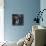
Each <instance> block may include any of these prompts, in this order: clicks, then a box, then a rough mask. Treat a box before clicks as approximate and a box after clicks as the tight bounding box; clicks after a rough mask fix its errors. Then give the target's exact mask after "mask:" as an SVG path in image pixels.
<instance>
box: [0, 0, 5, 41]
mask: <svg viewBox="0 0 46 46" xmlns="http://www.w3.org/2000/svg"><path fill="white" fill-rule="evenodd" d="M2 41H4V0H0V42H2Z"/></svg>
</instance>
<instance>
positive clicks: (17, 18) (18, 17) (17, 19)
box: [12, 14, 24, 25]
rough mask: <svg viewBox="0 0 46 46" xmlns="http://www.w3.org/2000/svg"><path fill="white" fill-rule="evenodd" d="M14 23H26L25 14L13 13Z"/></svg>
mask: <svg viewBox="0 0 46 46" xmlns="http://www.w3.org/2000/svg"><path fill="white" fill-rule="evenodd" d="M12 25H24V15H23V14H12Z"/></svg>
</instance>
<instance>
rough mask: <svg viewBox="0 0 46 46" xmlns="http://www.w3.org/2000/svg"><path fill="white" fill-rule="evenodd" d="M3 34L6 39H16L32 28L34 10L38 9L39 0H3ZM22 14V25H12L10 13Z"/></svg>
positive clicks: (34, 15)
mask: <svg viewBox="0 0 46 46" xmlns="http://www.w3.org/2000/svg"><path fill="white" fill-rule="evenodd" d="M4 2H5V3H4V5H5V6H4V27H5V29H4V30H5V31H4V35H5V40H7V41H18V40H19V39H20V38H22V37H24V36H25V35H26V34H27V33H28V32H29V31H31V28H32V20H33V18H34V17H36V14H35V12H37V11H39V9H40V0H5V1H4ZM13 13H15V14H21V13H22V14H24V25H23V26H13V25H12V14H13Z"/></svg>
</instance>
